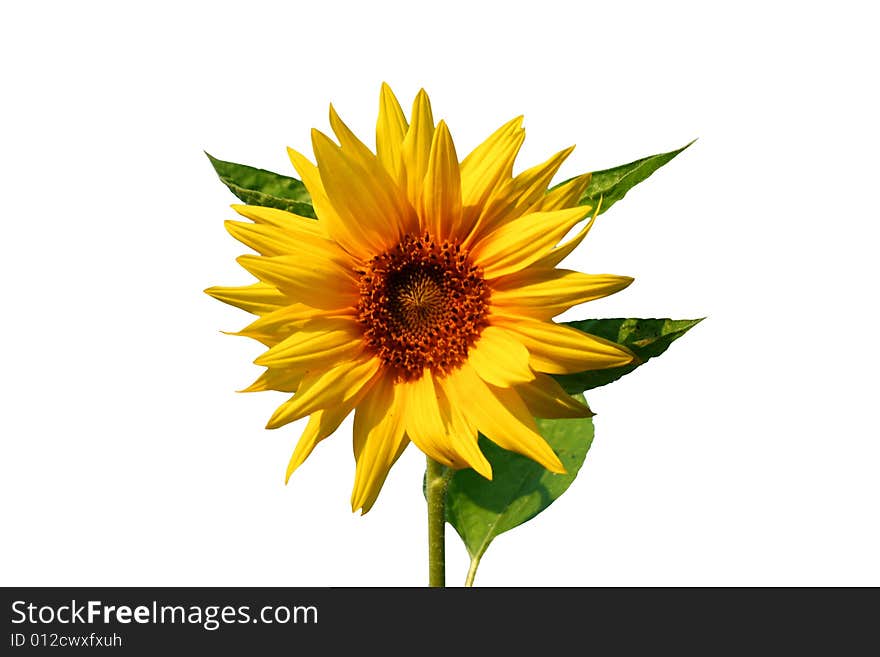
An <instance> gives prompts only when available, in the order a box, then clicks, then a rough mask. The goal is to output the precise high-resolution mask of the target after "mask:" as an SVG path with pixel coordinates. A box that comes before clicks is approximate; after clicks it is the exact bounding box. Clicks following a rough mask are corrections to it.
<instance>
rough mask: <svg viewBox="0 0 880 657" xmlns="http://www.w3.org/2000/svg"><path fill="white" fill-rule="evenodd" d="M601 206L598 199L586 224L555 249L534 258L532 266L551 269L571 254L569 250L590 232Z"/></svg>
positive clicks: (575, 246)
mask: <svg viewBox="0 0 880 657" xmlns="http://www.w3.org/2000/svg"><path fill="white" fill-rule="evenodd" d="M601 207H602V199H599V203H598V204H597V205H596V209H595V210H593V216H592V217H591V218H590V220H589V221H588V222H587V223H586V224H584V227H583V228H581V229H580V230H579V231H578V233H577V235H575V236H574V237H572V238H571V239H570V240H568V241H566V242H564V243H563V244H560V245H559V246H557V247H556V248H555V249H553V250H551V251H550V253H548V254H547V255H545V256H544V257H543V258H540V259H538V260H536V261H535V263H534V265H533V266H534V267H535V268H541V269H553V268H554V267H556V266H557V265H558V264H559V263H560V262H562V261H563V260H564V259H565V258H567V257H568V256H569V255H570V254H571V252H572V251H574V250H575V249H576V248H577V247H578V245H579V244H580V243H581V242H583V241H584V238H585V237H586V236H587V233H589V232H590V229H591V228H592V227H593V224H594V223H596V217H597V216H599V208H601Z"/></svg>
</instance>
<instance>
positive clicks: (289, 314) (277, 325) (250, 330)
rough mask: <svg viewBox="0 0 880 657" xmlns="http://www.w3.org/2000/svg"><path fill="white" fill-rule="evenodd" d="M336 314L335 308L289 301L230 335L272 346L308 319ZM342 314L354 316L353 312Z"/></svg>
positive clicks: (337, 312)
mask: <svg viewBox="0 0 880 657" xmlns="http://www.w3.org/2000/svg"><path fill="white" fill-rule="evenodd" d="M352 312H353V309H352ZM338 314H339V311H336V310H318V309H317V308H312V307H311V306H307V305H305V304H304V303H291V304H290V305H289V306H283V307H281V308H278V309H277V310H274V311H272V312H270V313H267V314H265V315H263V316H262V317H260V318H258V319H256V320H254V321H253V322H251V323H250V324H248V325H247V326H245V327H244V328H243V329H242V330H240V331H238V332H237V333H233V334H232V335H241V336H244V337H246V338H252V339H254V340H259V341H260V342H262V343H263V344H265V345H267V346H269V347H272V346H274V345H276V344H278V343H279V342H281V341H282V340H283V339H284V338H286V337H287V336H289V335H290V334H291V333H293V331H294V330H295V329H297V328H299V327H301V326H302V325H303V324H305V323H306V322H308V321H309V320H311V319H314V318H315V317H326V316H336V315H338ZM344 316H347V317H354V315H353V314H348V315H344Z"/></svg>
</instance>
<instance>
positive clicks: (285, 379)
mask: <svg viewBox="0 0 880 657" xmlns="http://www.w3.org/2000/svg"><path fill="white" fill-rule="evenodd" d="M302 378H303V373H302V372H292V371H290V370H285V369H274V368H271V367H270V368H268V369H266V371H265V372H263V373H262V374H261V375H260V376H259V377H258V378H257V380H256V381H254V382H253V383H252V384H250V385H249V386H248V387H247V388H243V389H241V390H239V391H238V392H262V391H264V390H277V391H279V392H296V389H297V388H299V384H300V382H301V381H302Z"/></svg>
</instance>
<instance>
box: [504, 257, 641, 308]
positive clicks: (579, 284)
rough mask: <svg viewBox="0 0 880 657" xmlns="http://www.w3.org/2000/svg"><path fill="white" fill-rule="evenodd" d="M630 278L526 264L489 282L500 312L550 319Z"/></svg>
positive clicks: (604, 294)
mask: <svg viewBox="0 0 880 657" xmlns="http://www.w3.org/2000/svg"><path fill="white" fill-rule="evenodd" d="M632 282H633V279H632V278H630V277H629V276H615V275H612V274H582V273H581V272H577V271H571V270H568V269H549V270H548V269H535V268H534V267H529V268H528V269H524V270H522V271H520V272H517V273H515V274H511V275H510V276H505V277H503V278H499V279H497V280H495V281H494V282H493V283H492V305H493V306H494V307H495V308H496V309H497V312H499V313H502V314H504V313H507V312H510V313H513V314H518V315H527V316H529V317H534V318H536V319H550V318H551V317H555V316H556V315H558V314H560V313H562V312H565V311H566V310H568V309H569V308H571V307H572V306H575V305H577V304H579V303H585V302H587V301H592V300H594V299H600V298H602V297H607V296H608V295H609V294H614V293H615V292H619V291H620V290H622V289H623V288H625V287H627V286H628V285H629V284H630V283H632Z"/></svg>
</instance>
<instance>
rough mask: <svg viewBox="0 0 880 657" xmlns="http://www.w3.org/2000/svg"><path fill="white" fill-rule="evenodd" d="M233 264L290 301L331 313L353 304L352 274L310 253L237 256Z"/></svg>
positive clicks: (356, 293) (355, 291)
mask: <svg viewBox="0 0 880 657" xmlns="http://www.w3.org/2000/svg"><path fill="white" fill-rule="evenodd" d="M237 262H238V263H239V264H240V265H241V266H242V267H244V268H245V269H247V270H248V271H249V272H250V273H251V274H253V275H254V276H256V277H257V278H259V279H260V280H263V281H266V282H267V283H271V284H272V285H274V286H276V287H277V288H278V289H280V290H282V291H283V292H284V293H285V294H287V295H288V297H290V299H291V300H293V301H299V302H301V303H304V304H306V305H307V306H312V307H313V308H323V309H325V310H334V309H341V308H350V307H353V306H354V305H355V304H357V301H358V298H359V297H358V292H357V286H356V283H355V281H354V278H353V276H354V274H353V272H347V271H345V270H344V269H342V268H341V267H339V266H338V265H336V264H335V263H333V262H331V261H329V260H326V259H324V258H321V257H320V256H315V255H313V254H310V253H301V254H298V255H295V256H293V255H286V256H275V257H272V258H268V257H265V256H240V257H239V258H238V259H237Z"/></svg>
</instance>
